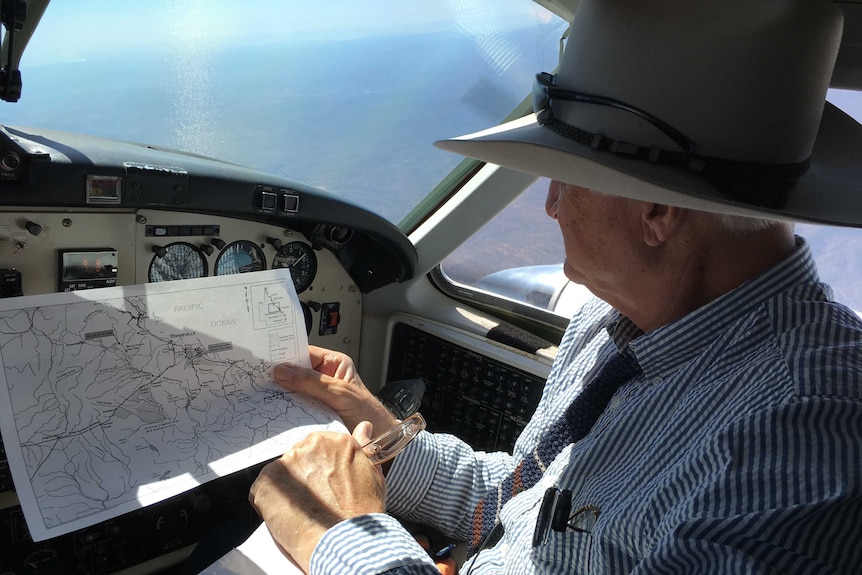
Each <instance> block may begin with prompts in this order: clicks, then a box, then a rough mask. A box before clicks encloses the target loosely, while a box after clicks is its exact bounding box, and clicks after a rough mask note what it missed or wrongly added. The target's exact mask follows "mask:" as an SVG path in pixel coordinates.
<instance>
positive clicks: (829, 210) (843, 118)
mask: <svg viewBox="0 0 862 575" xmlns="http://www.w3.org/2000/svg"><path fill="white" fill-rule="evenodd" d="M434 145H435V146H437V147H438V148H441V149H444V150H448V151H451V152H456V153H458V154H461V155H464V156H468V157H471V158H476V159H478V160H482V161H485V162H488V163H491V164H498V165H501V166H505V167H507V168H512V169H514V170H518V171H521V172H526V173H529V174H535V175H537V176H544V177H547V178H550V179H552V180H559V181H562V182H567V183H571V184H576V185H580V186H584V187H587V188H592V189H595V190H598V191H601V192H603V193H608V194H613V195H617V196H623V197H628V198H633V199H636V200H642V201H649V202H656V203H660V204H666V205H673V206H679V207H683V208H690V209H696V210H702V211H709V212H719V213H726V214H734V215H742V216H754V217H768V218H774V219H782V220H791V221H799V222H811V223H820V224H831V225H839V226H849V227H862V126H860V125H859V123H857V122H856V121H855V120H854V119H853V118H851V117H850V116H848V115H847V114H845V113H844V112H842V111H841V110H839V109H838V108H836V107H835V106H833V105H832V104H829V103H828V102H827V103H826V106H825V109H824V111H823V116H822V118H821V122H820V128H819V131H818V134H817V141H816V143H815V146H814V150H813V152H812V154H811V168H810V169H809V171H808V172H807V173H806V174H805V175H804V176H803V177H802V178H801V179H800V181H799V184H798V185H797V187H796V188H795V189H794V190H793V192H792V193H791V195H790V198H789V200H788V202H787V204H786V205H785V206H784V207H783V208H781V209H769V208H762V207H758V206H754V205H750V204H745V203H744V202H740V201H738V200H734V199H733V198H730V197H728V196H726V195H725V194H723V193H722V192H720V191H719V190H718V189H717V188H715V187H714V186H713V185H712V184H710V183H709V182H707V181H706V180H705V179H703V178H701V177H700V176H698V175H696V174H693V173H689V172H686V171H685V170H681V169H679V168H675V167H670V166H662V165H656V164H650V163H649V162H644V161H638V160H631V159H627V158H624V157H620V156H616V155H614V154H611V153H608V152H601V151H597V150H594V149H592V148H590V147H589V146H584V145H581V144H578V143H576V142H573V141H571V140H569V139H566V138H564V137H562V136H559V135H557V134H556V133H554V132H552V131H551V130H548V129H546V128H544V127H542V126H540V125H538V124H537V123H536V120H535V115H533V114H531V115H529V116H525V117H524V118H521V119H519V120H514V121H512V122H508V123H506V124H501V125H500V126H496V127H494V128H491V129H489V130H484V131H482V132H476V133H474V134H468V135H466V136H461V137H459V138H454V139H451V140H441V141H438V142H435V143H434Z"/></svg>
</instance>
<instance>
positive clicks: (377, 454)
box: [362, 413, 425, 465]
mask: <svg viewBox="0 0 862 575" xmlns="http://www.w3.org/2000/svg"><path fill="white" fill-rule="evenodd" d="M423 429H425V419H424V418H423V417H422V415H421V414H419V413H414V414H413V415H411V416H410V417H408V418H407V419H405V420H404V421H402V422H401V423H398V424H397V425H395V426H394V427H392V428H391V429H388V430H387V431H385V432H383V433H381V434H380V435H378V436H377V437H375V438H374V439H372V440H371V441H369V442H368V443H366V444H365V445H363V446H362V451H364V452H365V455H367V456H368V459H370V460H371V462H372V463H373V464H374V465H380V464H381V463H385V462H387V461H389V460H390V459H392V458H393V457H395V456H396V455H398V454H399V453H401V452H402V451H403V450H404V448H405V447H407V444H409V443H410V442H411V441H413V438H414V437H416V436H417V435H419V432H420V431H422V430H423Z"/></svg>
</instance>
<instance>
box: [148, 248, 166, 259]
mask: <svg viewBox="0 0 862 575" xmlns="http://www.w3.org/2000/svg"><path fill="white" fill-rule="evenodd" d="M152 250H153V253H154V254H156V256H158V257H160V258H163V257H165V256H166V255H168V250H166V249H165V248H164V247H163V246H153V247H152Z"/></svg>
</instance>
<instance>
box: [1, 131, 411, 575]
mask: <svg viewBox="0 0 862 575" xmlns="http://www.w3.org/2000/svg"><path fill="white" fill-rule="evenodd" d="M0 155H2V156H4V157H7V158H14V159H15V161H14V162H7V163H6V164H4V165H2V166H0V204H2V205H0V297H14V296H21V295H36V294H46V293H51V292H57V291H76V290H84V289H95V288H102V287H111V286H127V285H134V284H145V283H151V282H166V281H171V280H175V279H192V278H200V277H205V276H212V275H225V274H233V273H254V272H256V271H259V270H265V269H270V268H272V267H277V268H284V267H286V268H289V269H290V270H291V275H292V278H293V281H294V286H295V287H296V291H297V293H298V295H299V299H300V303H301V306H302V311H303V315H304V319H305V324H306V331H307V333H308V339H309V342H310V343H311V344H314V345H319V346H323V347H327V348H330V349H335V350H339V351H342V352H345V353H347V354H349V355H351V356H354V357H355V356H358V354H359V343H360V342H359V338H360V333H361V320H362V298H363V294H364V293H367V292H369V291H372V290H375V289H378V288H380V287H383V286H386V285H388V284H390V283H393V282H397V281H407V280H409V279H411V278H412V277H413V275H414V273H415V269H416V264H417V254H416V251H415V248H414V246H413V245H412V243H411V242H410V240H409V239H408V238H407V237H406V236H405V235H404V234H403V233H402V232H401V230H399V229H398V228H397V227H396V226H394V225H393V224H392V223H391V222H388V221H386V220H384V219H383V218H381V217H380V216H379V215H377V214H374V213H372V212H369V211H367V210H365V209H363V208H361V207H359V206H356V205H354V204H351V203H349V202H346V201H344V200H343V199H342V198H339V197H338V196H336V195H333V194H329V193H327V192H325V191H323V190H318V189H315V188H313V187H311V186H308V185H306V184H303V183H301V182H296V181H291V180H287V179H285V178H281V177H278V176H274V175H271V174H265V173H261V172H257V171H255V170H251V169H248V168H244V167H242V166H237V165H236V164H231V163H226V162H221V161H219V160H215V159H212V158H205V157H202V156H197V155H191V154H184V153H182V152H177V151H174V150H166V149H160V148H156V147H153V146H145V145H140V144H134V143H129V142H119V141H115V140H103V139H100V138H95V137H92V136H86V135H81V134H71V133H65V132H55V131H51V130H41V129H30V128H9V127H3V126H0ZM255 476H256V472H255V470H252V469H249V470H245V472H240V473H238V474H234V475H233V476H228V477H222V478H219V479H216V480H214V481H210V482H208V483H206V484H204V485H201V486H200V487H198V488H196V489H193V490H192V491H189V492H186V493H183V494H181V495H180V496H177V497H174V498H172V499H169V500H166V501H164V502H161V503H159V504H157V505H155V506H150V507H146V508H144V509H141V510H139V511H136V512H132V513H128V514H125V515H123V516H121V517H118V518H116V519H115V520H111V521H106V522H103V523H100V524H98V525H95V526H92V527H89V528H86V529H81V530H78V531H75V532H73V533H70V534H68V535H64V536H60V537H56V538H52V539H48V540H46V541H42V542H34V541H33V540H32V538H31V537H30V534H29V531H28V529H27V526H26V524H25V522H24V521H23V515H22V513H21V509H20V507H19V506H18V498H17V495H16V493H15V491H14V486H13V485H12V481H11V477H10V474H9V470H8V462H7V461H6V456H5V452H4V451H3V444H2V442H0V550H2V551H0V575H9V574H13V573H14V574H19V573H77V574H83V573H87V574H93V575H96V574H106V575H107V574H109V573H123V574H124V575H139V574H140V575H143V574H150V573H157V572H161V573H173V572H175V571H173V566H174V565H176V564H178V563H180V562H182V561H183V560H184V558H185V557H186V556H187V555H188V554H189V553H190V551H191V549H192V548H193V546H194V544H195V543H196V542H197V541H198V540H199V538H200V537H201V536H202V535H203V534H204V533H206V532H208V531H209V530H210V529H211V528H212V527H213V526H214V525H215V524H217V523H219V522H223V521H241V522H245V523H248V522H249V520H252V522H253V520H255V519H256V517H254V516H252V517H249V513H252V514H253V512H252V511H251V509H250V507H249V505H248V502H247V493H248V488H249V486H250V484H251V482H252V481H253V480H254V477H255Z"/></svg>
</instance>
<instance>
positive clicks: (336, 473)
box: [249, 422, 386, 573]
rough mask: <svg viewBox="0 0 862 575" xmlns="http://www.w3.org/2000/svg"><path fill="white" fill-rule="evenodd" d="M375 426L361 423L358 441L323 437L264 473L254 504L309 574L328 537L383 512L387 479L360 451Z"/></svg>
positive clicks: (255, 488)
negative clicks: (337, 526)
mask: <svg viewBox="0 0 862 575" xmlns="http://www.w3.org/2000/svg"><path fill="white" fill-rule="evenodd" d="M370 432H371V425H370V424H369V423H368V422H362V423H360V424H359V425H357V426H356V428H355V430H354V432H353V436H349V435H346V434H342V433H331V432H318V433H312V434H310V435H308V437H306V438H305V439H302V440H301V441H299V442H297V443H296V445H294V446H293V448H291V450H290V451H288V452H287V453H285V454H284V455H283V456H281V458H280V459H278V460H276V461H273V462H272V463H270V464H269V465H267V466H266V467H264V468H263V470H261V472H260V475H259V476H258V478H257V480H256V481H255V482H254V484H253V485H252V486H251V491H250V492H249V502H250V503H251V504H252V506H253V507H254V508H255V510H256V511H257V513H258V514H259V515H260V516H261V517H262V518H263V520H264V521H265V522H266V526H267V527H268V528H269V531H270V533H271V534H272V536H273V538H274V539H275V541H276V543H278V545H279V546H280V547H281V550H282V552H284V553H285V554H287V555H288V556H289V557H291V558H292V559H293V560H294V561H295V562H296V563H297V564H298V565H299V566H300V567H301V568H302V569H303V570H304V571H305V572H306V573H307V572H308V569H309V563H310V562H311V554H312V552H313V551H314V548H315V547H316V546H317V543H318V542H319V541H320V538H321V537H323V534H324V533H325V532H326V531H327V530H328V529H329V528H330V527H332V526H333V525H335V524H336V523H338V522H340V521H343V520H345V519H349V518H351V517H356V516H359V515H365V514H367V513H382V512H383V507H384V499H385V497H386V486H385V484H384V481H383V474H382V473H381V471H380V469H379V468H378V467H375V466H374V465H373V464H372V463H371V461H370V460H369V459H368V457H367V456H366V455H365V453H363V452H362V449H361V446H362V445H364V444H365V443H367V442H368V441H369V440H370V437H369V435H370Z"/></svg>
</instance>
